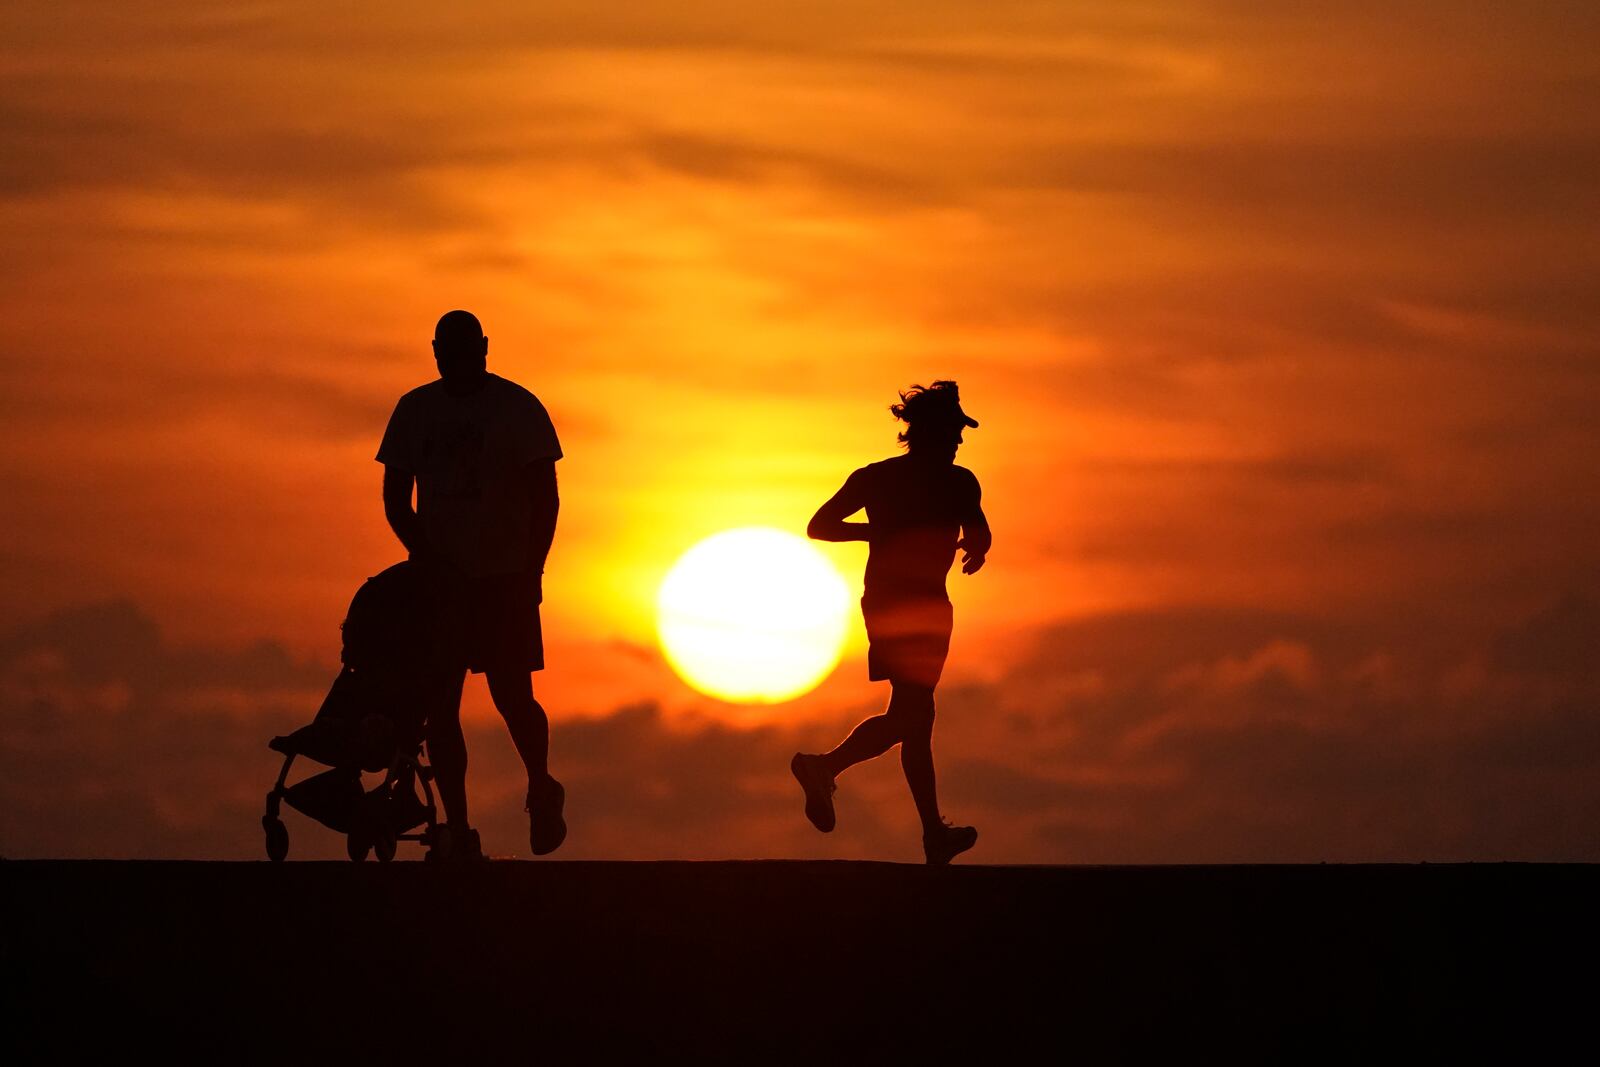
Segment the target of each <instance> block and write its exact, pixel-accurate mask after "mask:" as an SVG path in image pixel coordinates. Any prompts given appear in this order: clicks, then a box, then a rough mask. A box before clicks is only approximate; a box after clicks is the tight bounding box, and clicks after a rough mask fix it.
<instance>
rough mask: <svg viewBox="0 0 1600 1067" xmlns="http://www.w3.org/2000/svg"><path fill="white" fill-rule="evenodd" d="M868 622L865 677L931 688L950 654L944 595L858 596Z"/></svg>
mask: <svg viewBox="0 0 1600 1067" xmlns="http://www.w3.org/2000/svg"><path fill="white" fill-rule="evenodd" d="M861 617H862V618H863V619H865V620H866V623H867V677H868V678H870V679H871V680H872V681H874V682H881V681H884V680H885V679H887V680H888V681H891V682H907V683H910V684H912V685H920V686H926V687H927V688H929V689H932V688H933V687H934V686H936V685H938V684H939V676H940V675H941V674H943V673H944V661H945V657H946V656H948V655H949V654H950V631H951V629H952V626H953V623H954V613H953V612H952V611H951V608H950V601H949V600H947V599H945V598H944V597H917V598H905V599H898V598H897V599H894V600H882V599H880V600H869V599H867V598H866V597H863V598H862V599H861Z"/></svg>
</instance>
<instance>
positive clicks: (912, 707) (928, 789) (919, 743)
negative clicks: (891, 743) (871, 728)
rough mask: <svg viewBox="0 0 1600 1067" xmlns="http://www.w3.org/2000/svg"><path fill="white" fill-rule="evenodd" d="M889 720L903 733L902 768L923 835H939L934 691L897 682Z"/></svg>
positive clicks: (901, 742) (941, 825)
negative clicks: (934, 740) (935, 764)
mask: <svg viewBox="0 0 1600 1067" xmlns="http://www.w3.org/2000/svg"><path fill="white" fill-rule="evenodd" d="M892 684H893V685H894V696H893V697H891V698H890V700H889V711H888V712H887V714H885V716H884V717H885V718H888V719H893V720H894V722H895V725H896V727H897V729H898V732H899V734H900V769H901V770H902V771H904V772H905V776H906V785H908V786H910V787H911V799H912V800H913V801H915V802H916V805H917V815H918V816H919V817H920V818H921V819H922V832H923V833H924V834H927V833H939V832H941V831H942V829H943V827H944V820H943V819H941V818H940V817H939V793H938V787H937V784H936V782H935V779H934V774H933V690H932V689H929V688H927V687H926V686H921V685H911V684H908V683H905V682H895V683H892Z"/></svg>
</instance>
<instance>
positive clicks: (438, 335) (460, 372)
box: [433, 311, 489, 392]
mask: <svg viewBox="0 0 1600 1067" xmlns="http://www.w3.org/2000/svg"><path fill="white" fill-rule="evenodd" d="M488 356H489V339H488V338H487V337H485V336H484V335H483V327H482V326H481V325H480V324H479V323H478V316H476V315H474V314H473V313H472V312H470V311H447V312H445V313H444V314H443V315H441V316H440V317H439V323H438V325H436V326H435V327H434V328H433V358H434V361H435V362H437V363H438V364H439V377H441V378H443V379H444V380H445V385H446V386H448V387H451V388H452V390H453V391H454V390H457V389H459V390H466V391H469V392H470V391H471V390H472V389H473V388H475V387H476V386H477V385H478V384H480V383H481V382H482V381H483V375H484V370H485V368H486V366H487V363H488Z"/></svg>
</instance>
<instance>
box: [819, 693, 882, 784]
mask: <svg viewBox="0 0 1600 1067" xmlns="http://www.w3.org/2000/svg"><path fill="white" fill-rule="evenodd" d="M889 707H890V709H891V710H892V709H893V708H894V700H893V698H891V699H890V701H889ZM899 743H900V729H899V726H898V724H897V723H896V721H895V720H894V719H893V718H891V717H890V716H889V714H888V713H885V714H883V715H874V716H873V717H872V718H870V719H863V720H862V721H861V722H860V723H859V724H858V725H857V726H856V728H855V729H854V730H851V731H850V736H849V737H847V738H845V739H844V740H843V741H841V742H840V743H839V747H838V748H836V749H834V750H833V751H832V752H828V753H824V754H823V756H822V765H823V766H824V767H825V768H827V771H828V773H829V774H831V775H832V776H833V777H835V778H837V777H839V775H840V774H841V773H842V772H843V771H845V770H846V769H847V768H850V767H854V766H855V765H856V764H858V763H865V762H866V761H867V760H869V759H874V758H876V757H878V756H881V755H883V754H884V753H885V752H887V751H889V750H890V749H891V748H893V747H894V746H895V745H897V744H899Z"/></svg>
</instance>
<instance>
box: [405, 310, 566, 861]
mask: <svg viewBox="0 0 1600 1067" xmlns="http://www.w3.org/2000/svg"><path fill="white" fill-rule="evenodd" d="M488 351H489V339H488V338H487V337H485V336H484V334H483V329H482V327H481V326H480V325H479V324H478V320H477V318H476V317H475V316H473V315H472V314H471V313H469V312H466V311H451V312H447V313H446V314H445V315H444V316H443V317H442V318H440V319H439V323H438V325H437V326H436V327H434V332H433V355H434V360H435V362H436V363H437V365H438V368H439V377H438V379H437V380H436V381H432V382H429V383H428V384H427V385H423V386H419V387H418V388H416V389H413V390H411V391H410V392H409V393H407V394H405V395H404V396H402V397H401V398H400V402H399V403H398V404H396V405H395V409H394V414H393V415H391V416H390V417H389V426H388V429H387V430H385V431H384V435H383V443H382V444H381V445H380V446H379V448H378V456H377V458H378V462H380V463H382V464H383V510H384V515H385V516H386V517H387V518H388V520H389V525H390V527H391V528H393V530H394V532H395V536H396V537H398V538H399V539H400V542H401V544H403V545H405V547H406V549H407V550H408V551H409V552H410V554H411V558H412V559H413V560H414V561H417V562H418V563H420V564H423V565H425V566H427V567H428V568H429V570H430V571H431V572H433V573H435V574H436V575H438V576H439V577H440V580H441V581H444V582H446V583H447V584H448V585H449V587H450V593H451V596H450V601H451V602H452V604H453V605H454V611H452V613H451V617H450V619H449V620H447V624H446V626H445V629H446V630H448V631H452V632H453V636H454V637H455V638H458V639H459V641H460V643H461V646H462V647H461V654H460V663H461V665H460V666H459V668H458V669H456V671H455V672H454V674H453V677H452V678H451V679H450V684H449V692H448V694H447V699H444V700H441V701H440V702H439V703H438V706H436V707H435V708H434V709H433V710H432V713H431V715H430V717H429V722H428V733H427V743H428V756H429V758H430V760H431V761H432V763H433V768H434V773H435V776H436V780H437V782H438V785H439V799H440V801H441V802H442V803H443V805H444V812H445V821H446V824H447V825H448V826H449V827H450V829H451V835H450V839H451V843H452V844H451V853H452V855H454V856H457V857H465V858H474V857H480V856H481V855H482V850H481V844H480V841H479V838H478V833H477V831H476V830H474V829H472V828H471V827H470V825H469V823H468V818H467V788H466V780H467V746H466V740H465V738H464V737H463V736H462V733H461V690H462V685H463V683H464V682H465V681H466V673H467V671H468V670H471V671H472V672H473V673H475V674H476V673H482V674H484V675H486V676H487V680H488V683H489V695H490V696H491V697H492V698H493V700H494V706H495V708H496V709H497V710H498V711H499V712H500V715H501V717H502V718H504V719H505V721H506V727H507V728H508V729H509V730H510V733H511V740H512V742H513V743H514V744H515V745H516V749H517V754H518V755H520V756H521V757H522V762H523V765H524V766H525V767H526V768H527V771H528V800H527V812H528V824H529V826H528V843H529V845H530V846H531V847H532V849H533V853H534V855H537V856H542V855H545V854H547V853H549V852H553V851H555V849H556V848H558V847H559V846H560V845H561V842H562V841H563V840H564V839H565V837H566V834H567V824H566V821H565V818H564V815H563V808H564V806H565V801H566V792H565V790H564V789H563V788H562V786H561V783H560V782H558V781H556V780H555V779H554V778H552V777H551V776H550V770H549V753H550V722H549V719H548V718H547V717H546V715H545V712H544V709H543V708H542V707H540V706H539V702H538V701H537V700H535V699H534V696H533V680H532V677H531V672H533V671H538V670H543V669H544V640H543V634H542V631H541V628H540V624H539V605H540V603H541V602H542V601H543V599H544V595H543V574H544V566H545V560H546V558H547V557H548V555H549V553H550V544H551V541H552V540H553V539H554V537H555V530H556V515H557V512H558V510H559V507H560V501H559V498H558V495H557V492H556V460H558V459H560V458H561V444H560V442H559V441H558V440H557V438H556V431H555V426H554V425H553V424H552V423H551V421H550V416H549V415H548V414H547V413H546V412H545V409H544V405H543V404H541V403H540V402H539V399H538V398H537V397H536V396H534V395H533V394H532V393H530V392H528V390H526V389H524V388H523V387H522V386H520V385H517V384H516V383H515V382H511V381H508V380H507V379H505V378H502V377H500V376H499V375H496V374H492V373H490V372H489V371H488V369H487V357H488ZM413 485H415V487H416V509H415V510H413V509H412V505H411V493H412V486H413Z"/></svg>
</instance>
